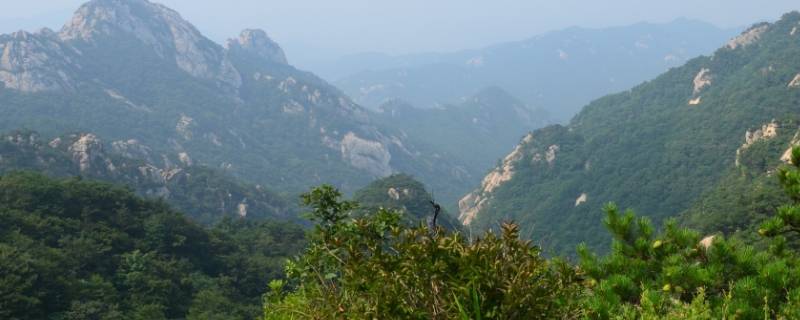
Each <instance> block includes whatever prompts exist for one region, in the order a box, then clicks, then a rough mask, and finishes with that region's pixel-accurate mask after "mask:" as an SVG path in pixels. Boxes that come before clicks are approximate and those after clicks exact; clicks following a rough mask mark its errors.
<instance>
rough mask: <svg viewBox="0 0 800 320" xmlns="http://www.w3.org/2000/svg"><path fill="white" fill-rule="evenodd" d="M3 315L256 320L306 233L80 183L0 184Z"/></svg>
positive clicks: (29, 180) (8, 178)
mask: <svg viewBox="0 0 800 320" xmlns="http://www.w3.org/2000/svg"><path fill="white" fill-rule="evenodd" d="M0 221H2V223H0V318H3V319H174V318H187V319H222V318H224V319H252V318H253V317H255V316H256V314H258V313H259V310H260V302H261V295H262V294H263V293H264V291H265V289H266V285H265V284H266V282H267V281H269V280H270V279H275V278H279V277H281V270H282V267H283V263H284V260H285V259H286V257H287V256H289V255H291V254H293V253H294V252H297V251H299V250H300V249H301V248H302V246H303V242H304V232H303V231H302V230H301V229H300V228H299V227H297V226H294V225H290V224H276V223H268V222H261V223H256V222H249V221H243V220H232V219H227V220H225V221H223V222H221V223H219V224H218V225H217V226H215V227H214V228H211V229H205V228H203V227H201V226H199V225H197V224H195V223H193V222H190V221H189V220H187V218H186V217H184V216H183V215H182V214H180V213H178V212H175V211H173V210H172V209H170V208H169V207H168V206H167V205H166V204H165V203H163V202H158V201H150V200H143V199H141V198H139V197H137V196H135V195H134V194H133V193H132V192H131V191H129V190H127V189H122V188H118V187H113V186H110V185H107V184H104V183H98V182H89V181H84V180H82V179H79V178H71V179H63V180H54V179H50V178H46V177H44V176H42V175H39V174H34V173H11V174H8V175H5V176H3V177H1V178H0Z"/></svg>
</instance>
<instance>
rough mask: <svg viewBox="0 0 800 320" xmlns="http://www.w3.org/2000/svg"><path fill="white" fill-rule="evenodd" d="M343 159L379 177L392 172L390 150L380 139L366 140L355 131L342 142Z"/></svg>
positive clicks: (349, 133)
mask: <svg viewBox="0 0 800 320" xmlns="http://www.w3.org/2000/svg"><path fill="white" fill-rule="evenodd" d="M340 146H341V152H342V159H344V160H345V161H346V162H347V163H349V164H350V165H352V166H353V167H356V168H358V169H362V170H365V171H367V172H369V173H370V174H372V175H374V176H377V177H385V176H388V175H390V174H392V167H391V166H390V165H389V161H391V159H392V156H391V154H390V153H389V150H388V149H387V148H386V146H384V145H383V144H382V143H380V142H378V141H372V140H366V139H362V138H360V137H358V136H357V135H356V134H355V133H353V132H348V133H347V134H346V135H345V136H344V138H342V142H341V143H340Z"/></svg>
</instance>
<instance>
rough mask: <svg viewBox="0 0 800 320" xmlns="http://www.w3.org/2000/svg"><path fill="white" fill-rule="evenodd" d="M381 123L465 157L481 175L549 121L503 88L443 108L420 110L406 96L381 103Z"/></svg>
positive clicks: (446, 154) (447, 154)
mask: <svg viewBox="0 0 800 320" xmlns="http://www.w3.org/2000/svg"><path fill="white" fill-rule="evenodd" d="M374 118H375V119H376V122H378V123H381V124H382V125H383V126H385V127H390V128H394V129H396V130H399V131H400V132H401V133H402V135H403V136H404V137H407V138H408V139H409V140H410V141H414V142H417V144H427V145H428V146H430V147H431V148H432V149H431V152H433V153H434V154H435V155H437V157H442V158H453V159H463V160H462V161H463V162H464V164H465V166H466V168H467V170H468V172H470V173H473V172H474V173H476V177H475V178H474V179H472V181H471V182H472V184H473V185H474V184H477V183H478V182H479V181H480V180H479V179H480V175H481V174H483V173H485V172H486V169H487V168H491V167H492V166H494V165H495V164H496V163H497V159H500V158H502V157H503V155H504V154H505V153H506V152H507V151H508V149H510V148H512V147H513V146H514V145H515V144H516V143H517V142H519V137H520V136H522V135H524V134H525V133H526V132H528V131H530V130H533V129H537V128H541V127H543V126H545V125H547V124H549V123H550V120H549V115H548V114H547V112H545V111H543V110H541V109H536V108H533V107H530V106H527V105H525V104H524V103H523V102H521V101H519V100H518V99H517V98H515V97H513V96H511V95H510V94H509V93H507V92H506V91H504V90H503V89H501V88H498V87H488V88H485V89H483V90H481V91H480V92H478V93H477V94H475V95H473V96H472V97H470V98H469V99H466V100H465V101H463V102H461V103H459V104H451V105H445V106H442V107H440V108H427V109H426V108H417V107H414V106H411V105H410V104H408V103H406V102H404V101H402V100H391V101H389V102H386V103H384V104H382V105H381V106H380V107H379V109H378V113H377V114H376V115H375V116H374Z"/></svg>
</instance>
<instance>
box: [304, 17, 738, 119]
mask: <svg viewBox="0 0 800 320" xmlns="http://www.w3.org/2000/svg"><path fill="white" fill-rule="evenodd" d="M736 33H738V30H736V29H720V28H717V27H715V26H712V25H710V24H706V23H702V22H697V21H692V20H687V19H679V20H675V21H673V22H670V23H666V24H650V23H639V24H634V25H630V26H625V27H614V28H605V29H586V28H569V29H565V30H560V31H554V32H549V33H546V34H542V35H538V36H535V37H532V38H529V39H526V40H522V41H518V42H509V43H501V44H495V45H492V46H488V47H485V48H480V49H474V50H463V51H459V52H453V53H445V54H434V53H431V54H419V55H408V56H396V57H392V56H386V55H380V54H363V55H355V56H351V57H344V58H342V59H340V60H337V61H335V62H332V63H330V64H328V65H326V66H321V67H320V68H318V69H317V70H319V72H320V74H321V75H322V76H323V77H326V78H327V79H331V80H334V84H335V85H336V86H337V87H339V88H341V89H342V90H344V92H345V93H347V94H348V95H349V96H351V97H352V98H353V99H354V100H355V101H356V102H357V103H359V104H362V105H365V106H368V107H373V108H374V107H377V106H378V105H380V104H381V103H384V102H386V101H388V100H391V99H395V98H399V99H402V100H405V101H408V102H409V103H411V104H412V105H415V106H418V107H421V108H430V107H435V106H437V105H442V104H448V103H458V102H460V101H463V100H465V99H468V97H469V96H471V95H472V94H474V93H475V92H477V91H479V90H481V89H482V88H484V87H488V86H498V87H501V88H503V89H505V90H507V91H508V92H509V93H511V94H512V95H513V96H516V97H518V98H519V99H520V100H522V101H524V102H525V103H526V104H529V105H533V106H536V107H538V108H542V109H544V110H546V111H548V112H549V113H550V114H551V115H552V116H553V117H554V119H556V120H558V121H566V120H568V119H569V118H570V117H572V116H573V115H574V114H575V113H577V111H578V110H579V109H580V108H581V107H582V106H583V105H585V104H587V103H589V102H590V101H591V100H593V99H595V98H597V97H600V96H602V95H605V94H609V93H614V92H618V91H622V90H625V89H627V88H629V87H631V86H633V85H635V84H638V83H640V82H642V81H644V80H647V79H650V78H652V77H654V76H656V75H658V74H659V73H662V72H664V71H666V70H667V69H669V68H672V67H676V66H680V65H682V64H683V63H684V62H685V61H687V60H688V59H690V58H693V57H695V56H698V55H701V54H707V53H710V52H712V51H713V50H714V49H715V48H717V47H719V46H720V45H721V44H722V43H724V42H725V41H726V40H728V39H729V38H731V37H733V36H734V35H735V34H736ZM599 61H602V63H598V62H599ZM326 67H327V68H326Z"/></svg>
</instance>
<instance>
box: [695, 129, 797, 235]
mask: <svg viewBox="0 0 800 320" xmlns="http://www.w3.org/2000/svg"><path fill="white" fill-rule="evenodd" d="M798 126H799V123H798V118H797V116H796V115H795V116H794V117H792V118H791V119H789V120H784V121H781V122H778V121H773V122H770V123H768V124H766V125H764V126H762V127H760V128H753V129H752V130H749V131H747V133H746V135H745V143H743V144H742V146H741V147H739V149H737V150H736V151H737V155H736V163H735V165H734V166H733V167H732V168H730V169H729V170H728V171H727V172H726V173H725V176H724V177H723V178H722V179H720V181H719V183H717V185H716V186H714V188H712V189H711V190H709V191H708V192H706V193H705V194H703V195H702V196H701V197H700V198H699V199H698V200H696V201H695V202H694V204H693V205H692V206H691V207H690V208H689V209H688V210H686V212H684V213H683V214H682V215H681V216H680V218H679V219H680V221H681V222H682V223H683V224H685V225H687V226H689V227H691V228H695V229H697V230H700V231H702V232H705V233H707V234H711V233H719V232H721V233H723V234H725V235H733V236H736V237H746V238H747V240H748V241H750V242H757V241H759V240H763V239H758V238H756V235H757V234H758V232H757V231H758V228H759V226H760V225H761V222H763V221H764V220H765V219H767V218H769V217H774V216H776V214H777V208H778V207H780V206H782V205H783V204H785V203H789V202H790V199H789V197H788V195H787V194H786V193H785V192H784V191H783V188H782V187H781V185H780V183H779V181H778V178H777V177H776V174H775V173H776V172H777V170H778V169H779V168H781V167H782V166H784V165H786V164H788V163H789V161H790V160H791V153H790V151H791V147H792V146H797V145H799V144H800V131H799V130H798Z"/></svg>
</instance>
